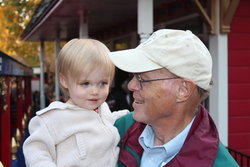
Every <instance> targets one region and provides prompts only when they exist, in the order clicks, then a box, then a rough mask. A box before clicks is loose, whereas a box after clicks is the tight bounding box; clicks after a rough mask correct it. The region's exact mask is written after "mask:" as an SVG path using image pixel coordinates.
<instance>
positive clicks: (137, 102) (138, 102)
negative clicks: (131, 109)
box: [134, 99, 144, 104]
mask: <svg viewBox="0 0 250 167" xmlns="http://www.w3.org/2000/svg"><path fill="white" fill-rule="evenodd" d="M134 103H136V104H143V103H144V101H142V100H136V99H135V100H134Z"/></svg>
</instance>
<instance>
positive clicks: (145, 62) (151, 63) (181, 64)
mask: <svg viewBox="0 0 250 167" xmlns="http://www.w3.org/2000/svg"><path fill="white" fill-rule="evenodd" d="M109 56H110V58H111V60H112V61H113V63H114V64H115V65H116V66H117V67H118V68H120V69H121V70H124V71H127V72H131V73H141V72H147V71H152V70H156V69H161V68H166V69H167V70H169V71H170V72H172V73H173V74H175V75H177V76H179V77H181V78H187V79H190V80H192V81H193V82H194V83H195V84H196V85H198V86H199V87H201V88H203V89H204V90H209V89H210V86H211V79H212V58H211V55H210V53H209V51H208V49H207V48H206V46H205V45H204V44H203V42H202V41H201V40H200V39H199V38H198V37H197V36H195V35H194V34H193V33H192V32H191V31H189V30H187V31H182V30H172V29H161V30H158V31H156V32H154V33H153V34H152V35H151V36H150V37H149V39H148V40H146V41H145V42H143V43H141V44H140V45H139V46H137V47H136V48H134V49H128V50H122V51H115V52H111V53H109Z"/></svg>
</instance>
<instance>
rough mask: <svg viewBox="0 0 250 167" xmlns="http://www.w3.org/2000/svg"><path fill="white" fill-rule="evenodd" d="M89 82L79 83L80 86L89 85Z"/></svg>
mask: <svg viewBox="0 0 250 167" xmlns="http://www.w3.org/2000/svg"><path fill="white" fill-rule="evenodd" d="M89 84H90V83H89V82H83V83H81V85H82V86H89Z"/></svg>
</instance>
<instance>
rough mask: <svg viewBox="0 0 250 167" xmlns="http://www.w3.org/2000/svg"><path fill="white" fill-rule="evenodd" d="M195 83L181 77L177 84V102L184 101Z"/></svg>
mask: <svg viewBox="0 0 250 167" xmlns="http://www.w3.org/2000/svg"><path fill="white" fill-rule="evenodd" d="M194 88H195V84H194V83H193V82H192V81H189V80H187V79H183V80H182V81H181V83H180V85H179V89H178V94H177V102H183V101H186V100H187V99H188V98H189V97H190V96H191V94H192V92H193V90H194Z"/></svg>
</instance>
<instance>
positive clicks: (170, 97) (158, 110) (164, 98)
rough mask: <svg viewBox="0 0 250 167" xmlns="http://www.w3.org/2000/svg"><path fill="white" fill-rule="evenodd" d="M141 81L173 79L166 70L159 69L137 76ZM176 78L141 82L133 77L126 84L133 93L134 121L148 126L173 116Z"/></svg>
mask: <svg viewBox="0 0 250 167" xmlns="http://www.w3.org/2000/svg"><path fill="white" fill-rule="evenodd" d="M139 75H140V77H141V79H142V80H152V79H160V78H173V77H175V76H173V74H171V73H170V72H168V71H167V70H166V69H159V70H154V71H150V72H144V73H140V74H139ZM178 80H179V79H178V78H175V79H169V80H158V81H152V82H142V83H141V85H140V82H139V80H138V79H137V78H136V77H135V76H134V77H133V78H132V80H131V81H130V82H129V83H128V89H129V90H130V91H132V92H133V98H134V102H133V108H134V116H133V117H134V119H135V120H136V121H138V122H142V123H146V124H149V125H152V124H156V123H157V122H160V121H159V120H162V119H163V118H165V117H169V116H171V115H172V114H173V108H174V106H175V105H176V92H177V88H178V87H177V86H176V84H175V83H176V82H177V81H178Z"/></svg>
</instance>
